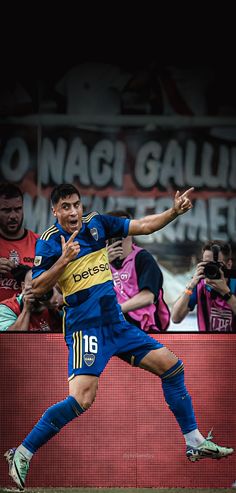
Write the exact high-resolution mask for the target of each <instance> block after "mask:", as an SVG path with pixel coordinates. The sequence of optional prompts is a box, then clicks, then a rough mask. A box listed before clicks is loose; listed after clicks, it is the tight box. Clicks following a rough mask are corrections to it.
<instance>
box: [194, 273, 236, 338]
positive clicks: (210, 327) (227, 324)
mask: <svg viewBox="0 0 236 493" xmlns="http://www.w3.org/2000/svg"><path fill="white" fill-rule="evenodd" d="M197 317H198V328H199V331H200V332H236V317H235V316H234V314H233V312H232V309H231V307H230V306H229V305H228V303H227V301H225V300H223V299H222V298H221V297H220V296H217V297H216V298H212V297H211V293H210V291H208V290H207V289H206V286H205V283H204V279H202V280H201V281H200V282H199V283H198V285H197Z"/></svg>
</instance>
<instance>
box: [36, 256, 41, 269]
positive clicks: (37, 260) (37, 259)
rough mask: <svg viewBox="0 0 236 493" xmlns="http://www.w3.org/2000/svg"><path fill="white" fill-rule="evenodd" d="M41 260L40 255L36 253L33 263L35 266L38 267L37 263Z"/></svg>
mask: <svg viewBox="0 0 236 493" xmlns="http://www.w3.org/2000/svg"><path fill="white" fill-rule="evenodd" d="M41 262H42V257H41V255H36V257H34V265H35V266H36V267H38V265H40V264H41Z"/></svg>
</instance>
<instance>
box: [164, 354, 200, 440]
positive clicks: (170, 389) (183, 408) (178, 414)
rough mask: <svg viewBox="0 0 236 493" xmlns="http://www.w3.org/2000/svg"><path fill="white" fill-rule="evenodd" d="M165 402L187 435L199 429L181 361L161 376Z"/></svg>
mask: <svg viewBox="0 0 236 493" xmlns="http://www.w3.org/2000/svg"><path fill="white" fill-rule="evenodd" d="M161 380H162V388H163V392H164V396H165V400H166V402H167V404H168V406H169V408H170V409H171V411H172V413H173V414H174V415H175V418H176V420H177V421H178V423H179V426H180V428H181V430H182V433H183V434H184V435H185V434H186V433H189V432H190V431H193V430H195V429H197V423H196V418H195V415H194V410H193V406H192V399H191V397H190V395H189V393H188V391H187V389H186V387H185V384H184V365H183V362H182V361H181V360H178V362H177V363H176V364H175V365H174V366H172V368H170V369H169V370H167V371H166V372H165V373H163V374H162V375H161Z"/></svg>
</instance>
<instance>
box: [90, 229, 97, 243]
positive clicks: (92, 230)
mask: <svg viewBox="0 0 236 493" xmlns="http://www.w3.org/2000/svg"><path fill="white" fill-rule="evenodd" d="M90 233H91V235H92V237H93V238H94V239H95V240H96V241H98V230H97V228H92V229H90Z"/></svg>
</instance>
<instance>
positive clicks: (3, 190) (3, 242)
mask: <svg viewBox="0 0 236 493" xmlns="http://www.w3.org/2000/svg"><path fill="white" fill-rule="evenodd" d="M23 220H24V214H23V194H22V192H21V190H20V189H19V188H18V187H17V186H16V185H13V184H10V183H2V184H0V302H1V301H2V300H4V299H6V298H11V297H12V296H13V295H14V294H18V293H19V292H20V291H21V287H20V283H19V282H17V278H16V276H15V272H14V270H13V269H14V268H15V267H18V270H19V266H21V265H28V266H29V267H32V266H33V262H34V252H35V244H36V241H37V239H38V238H39V235H37V234H36V233H34V232H33V231H30V230H28V229H25V228H24V225H23Z"/></svg>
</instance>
